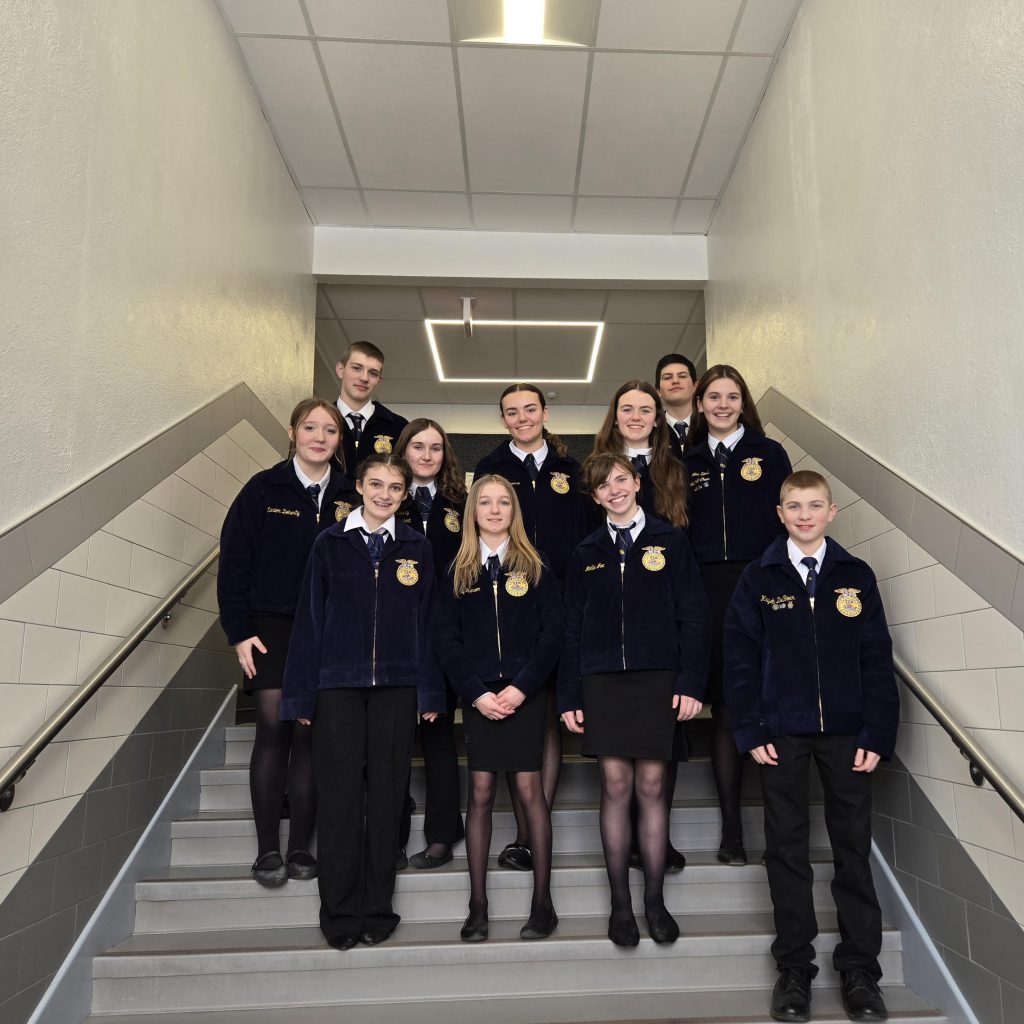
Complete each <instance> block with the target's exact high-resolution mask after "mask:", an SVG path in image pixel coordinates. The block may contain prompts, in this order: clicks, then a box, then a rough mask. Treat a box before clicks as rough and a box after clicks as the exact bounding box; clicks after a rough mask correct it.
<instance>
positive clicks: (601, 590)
mask: <svg viewBox="0 0 1024 1024" xmlns="http://www.w3.org/2000/svg"><path fill="white" fill-rule="evenodd" d="M645 556H646V558H647V563H648V565H647V566H645V564H644V558H645ZM662 559H663V560H664V564H663V565H661V567H660V568H659V567H658V566H659V562H660V561H661V560H662ZM648 566H650V568H649V567H648ZM710 643H711V616H710V613H709V611H708V602H707V598H706V597H705V596H704V588H703V586H702V585H701V581H700V575H699V574H698V572H697V563H696V562H695V561H694V558H693V552H692V551H691V550H690V544H689V542H688V541H687V539H686V534H685V533H684V532H683V531H682V530H680V529H677V528H676V527H674V526H671V525H669V524H668V523H666V522H665V521H664V520H661V519H657V518H655V517H654V516H647V520H646V523H645V525H644V528H643V530H642V531H641V532H640V535H639V536H638V537H637V538H636V540H635V541H634V542H633V546H632V548H630V550H629V553H628V554H627V555H626V563H625V571H622V570H621V569H620V560H619V553H618V551H617V550H616V547H615V544H614V543H613V542H612V538H611V534H610V533H609V532H608V527H607V526H605V525H602V526H601V527H600V528H599V529H597V530H595V531H594V532H593V533H592V534H591V535H590V536H589V537H587V539H586V540H584V541H583V543H582V544H580V545H579V547H577V548H576V550H575V551H574V552H573V553H572V564H571V565H570V567H569V575H568V577H567V578H566V585H565V643H564V645H563V647H562V660H561V662H560V664H559V670H558V710H559V711H560V712H562V711H575V710H577V709H579V708H582V707H583V682H582V679H583V676H588V675H595V674H596V673H603V672H623V671H640V670H651V669H673V670H675V671H676V672H677V673H678V676H677V679H676V686H675V692H676V693H677V694H680V695H685V696H687V697H693V698H695V699H696V700H702V699H703V698H704V690H705V688H706V686H707V677H708V650H709V646H710Z"/></svg>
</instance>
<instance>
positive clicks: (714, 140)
mask: <svg viewBox="0 0 1024 1024" xmlns="http://www.w3.org/2000/svg"><path fill="white" fill-rule="evenodd" d="M771 69H772V58H771V57H729V58H728V59H727V60H726V64H725V70H724V71H723V72H722V80H721V82H719V85H718V92H717V93H716V94H715V102H714V103H713V104H712V106H711V116H710V117H709V118H708V123H707V125H706V126H705V128H704V134H703V136H702V137H701V140H700V148H699V149H698V150H697V156H696V159H695V160H694V161H693V167H692V168H691V170H690V177H689V179H688V180H687V182H686V195H688V196H717V195H718V194H719V192H721V190H722V189H723V188H724V187H725V176H726V175H727V174H728V173H729V168H730V167H732V162H733V160H734V159H735V157H736V153H737V152H738V151H739V148H740V143H741V142H742V141H743V139H744V138H745V137H746V134H747V126H748V125H749V124H750V121H751V119H752V118H753V116H754V112H755V111H756V110H757V105H758V103H759V102H760V100H761V96H762V94H763V93H764V90H765V86H766V85H767V84H768V75H769V74H770V73H771Z"/></svg>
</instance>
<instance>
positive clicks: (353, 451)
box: [332, 399, 409, 480]
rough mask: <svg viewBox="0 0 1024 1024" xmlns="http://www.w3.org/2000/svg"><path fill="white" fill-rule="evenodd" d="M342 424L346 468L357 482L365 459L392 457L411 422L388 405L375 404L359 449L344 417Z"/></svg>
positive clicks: (360, 439) (351, 477) (361, 437)
mask: <svg viewBox="0 0 1024 1024" xmlns="http://www.w3.org/2000/svg"><path fill="white" fill-rule="evenodd" d="M336 400H337V399H332V401H336ZM342 422H343V423H344V424H345V433H344V435H343V436H342V439H341V444H342V450H343V451H344V453H345V466H346V468H347V471H348V476H349V478H350V479H352V480H355V478H356V470H357V469H358V468H359V463H360V462H362V461H363V459H368V458H369V457H370V456H371V455H374V454H376V455H390V454H391V453H392V452H393V451H394V450H395V445H396V444H398V438H399V435H400V434H401V433H402V431H403V430H404V429H405V426H406V424H407V423H408V422H409V421H408V420H407V419H405V417H404V416H399V415H398V413H397V412H392V411H391V410H390V409H389V408H388V407H387V406H386V405H381V404H380V402H374V403H373V415H372V416H371V417H370V418H369V420H367V421H366V422H365V423H364V424H363V432H362V434H361V435H360V437H359V445H358V447H357V446H356V442H355V438H353V436H352V427H351V426H350V425H349V422H348V420H347V419H344V417H343V418H342Z"/></svg>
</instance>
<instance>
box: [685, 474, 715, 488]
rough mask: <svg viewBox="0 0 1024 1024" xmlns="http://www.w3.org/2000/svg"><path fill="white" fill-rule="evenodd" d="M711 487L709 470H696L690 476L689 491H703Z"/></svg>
mask: <svg viewBox="0 0 1024 1024" xmlns="http://www.w3.org/2000/svg"><path fill="white" fill-rule="evenodd" d="M710 486H711V470H710V469H696V470H694V471H693V472H692V473H691V474H690V490H691V491H704V490H707V488H709V487H710Z"/></svg>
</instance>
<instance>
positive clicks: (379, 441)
mask: <svg viewBox="0 0 1024 1024" xmlns="http://www.w3.org/2000/svg"><path fill="white" fill-rule="evenodd" d="M373 450H374V451H375V452H376V453H377V454H378V455H390V454H391V438H390V437H388V435H387V434H378V435H377V436H376V437H375V438H374V439H373ZM760 475H761V474H760V473H758V476H760Z"/></svg>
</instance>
